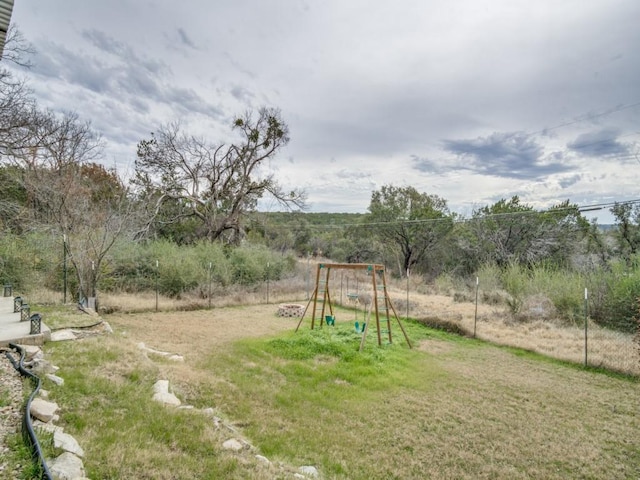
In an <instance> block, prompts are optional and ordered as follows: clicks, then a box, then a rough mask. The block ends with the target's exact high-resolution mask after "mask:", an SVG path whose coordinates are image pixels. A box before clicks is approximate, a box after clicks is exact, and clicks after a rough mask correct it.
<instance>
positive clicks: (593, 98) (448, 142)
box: [12, 0, 640, 223]
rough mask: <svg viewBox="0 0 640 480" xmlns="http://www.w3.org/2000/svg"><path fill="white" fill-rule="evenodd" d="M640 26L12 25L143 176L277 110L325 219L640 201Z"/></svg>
mask: <svg viewBox="0 0 640 480" xmlns="http://www.w3.org/2000/svg"><path fill="white" fill-rule="evenodd" d="M638 19H640V2H639V1H638V0H589V1H587V0H536V1H532V0H526V1H523V0H394V1H391V0H366V1H365V0H215V1H209V0H183V1H181V2H176V1H168V0H167V1H165V0H110V1H108V2H106V1H102V2H97V1H87V0H64V1H58V2H53V1H51V0H15V6H14V11H13V18H12V20H13V23H15V24H16V25H17V26H18V28H19V29H20V30H21V32H22V33H23V35H24V36H25V37H26V38H27V39H28V40H29V41H30V42H31V43H32V44H33V45H34V47H35V49H36V51H37V53H36V54H35V55H34V56H33V58H32V62H33V64H34V66H33V67H32V68H31V70H30V71H29V72H25V73H24V75H26V76H27V77H28V79H29V83H30V85H31V87H32V88H33V90H34V92H35V94H36V96H37V97H38V99H39V101H40V102H41V104H42V105H43V106H45V107H48V108H52V109H54V110H73V111H76V112H77V113H78V114H79V115H80V116H81V117H82V118H83V119H86V120H90V121H91V122H92V124H93V126H94V128H95V129H96V130H98V131H99V132H101V133H102V135H103V137H104V139H105V141H106V145H107V148H106V151H105V157H104V163H105V164H106V165H107V166H116V167H117V168H118V170H119V171H120V172H121V173H123V174H125V175H126V174H127V172H130V171H131V169H132V167H133V161H134V158H135V146H136V143H137V142H138V141H139V140H141V139H143V138H148V137H149V134H150V132H152V131H154V130H156V129H157V128H158V126H159V125H161V124H165V123H167V122H169V121H172V120H180V121H181V122H182V123H183V125H185V127H186V128H187V129H188V130H190V131H191V132H193V133H195V134H198V135H205V136H206V137H207V138H209V139H210V140H211V141H214V142H219V141H224V140H226V138H225V136H228V134H229V133H228V132H229V125H230V122H231V119H232V118H233V116H235V115H238V114H241V113H243V112H245V111H246V110H247V109H257V108H259V107H261V106H274V107H278V108H280V109H281V111H282V114H283V117H284V119H285V120H286V122H287V123H288V124H289V127H290V133H291V142H290V144H289V145H288V146H287V147H286V149H285V150H284V151H282V152H281V153H280V155H279V156H278V157H277V158H276V159H274V160H273V161H272V162H271V164H270V165H269V169H270V171H271V172H274V173H275V174H276V176H277V178H278V179H279V181H280V183H281V184H282V185H283V186H284V187H286V188H290V187H302V188H304V189H305V190H306V191H307V193H308V198H309V204H310V211H331V212H364V211H366V209H367V207H368V205H369V201H370V198H371V192H372V191H373V190H376V189H379V188H380V187H381V186H382V185H385V184H393V185H398V186H409V185H410V186H413V187H415V188H417V189H418V190H420V191H422V192H426V193H429V194H436V195H439V196H441V197H443V198H445V199H446V200H447V201H448V204H449V207H450V208H451V210H453V211H456V212H459V213H462V214H466V215H469V214H470V213H471V212H472V211H473V209H474V208H478V207H481V206H484V205H486V204H490V203H493V202H495V201H497V200H499V199H500V198H509V197H511V196H512V195H519V196H520V197H521V199H522V200H523V201H524V202H526V203H528V204H530V205H533V206H535V207H536V208H546V207H548V206H551V205H553V204H555V203H558V202H561V201H563V200H566V199H569V200H571V201H572V202H575V203H578V204H580V205H592V204H599V203H607V202H612V201H624V200H630V199H636V198H640V192H639V189H638V184H639V183H640V58H639V55H640V50H638V46H639V45H640V27H639V25H638ZM227 138H228V137H227ZM263 207H264V208H267V209H269V208H271V209H275V206H274V205H272V204H270V203H269V202H265V204H263ZM596 215H598V216H599V217H600V221H601V222H605V223H606V222H607V220H608V217H607V215H606V213H604V214H603V212H600V213H598V212H593V214H592V216H596Z"/></svg>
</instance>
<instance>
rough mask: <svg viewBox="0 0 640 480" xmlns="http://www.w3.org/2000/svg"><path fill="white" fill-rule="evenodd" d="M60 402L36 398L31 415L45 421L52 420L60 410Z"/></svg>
mask: <svg viewBox="0 0 640 480" xmlns="http://www.w3.org/2000/svg"><path fill="white" fill-rule="evenodd" d="M58 408H59V407H58V404H57V403H55V402H48V401H46V400H43V399H42V398H34V399H33V401H32V402H31V410H30V413H31V416H33V417H35V418H37V419H38V420H42V421H43V422H44V423H47V422H50V421H51V420H52V419H53V417H54V416H55V414H56V412H57V411H58Z"/></svg>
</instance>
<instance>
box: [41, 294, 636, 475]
mask: <svg viewBox="0 0 640 480" xmlns="http://www.w3.org/2000/svg"><path fill="white" fill-rule="evenodd" d="M336 317H337V318H338V321H337V322H336V326H335V327H326V326H325V327H324V328H323V329H315V330H313V331H312V330H310V329H309V328H308V327H309V324H308V323H306V324H304V326H303V327H302V328H301V329H300V330H299V331H298V332H297V333H294V332H293V330H294V327H295V324H296V323H297V319H283V318H278V317H275V316H274V314H273V312H272V309H270V308H265V306H254V307H235V308H224V309H216V310H213V311H210V312H204V311H203V312H185V313H169V312H161V313H158V314H156V313H153V312H151V313H146V314H137V315H113V316H110V317H109V321H110V323H111V325H112V326H113V327H114V329H115V333H114V334H113V335H111V336H107V337H97V338H90V339H85V340H83V341H78V342H74V343H58V344H49V345H48V348H47V354H48V355H50V356H51V358H52V360H53V361H54V362H55V363H56V364H57V365H59V366H60V367H61V371H60V373H61V375H62V376H63V377H64V378H65V385H64V387H61V388H57V387H55V388H54V387H53V386H52V388H51V390H52V395H53V397H54V398H55V400H56V401H58V402H59V403H60V404H61V405H65V406H72V407H67V408H64V413H63V415H62V418H61V422H62V423H63V424H64V425H65V428H66V429H67V430H68V431H70V432H71V433H72V434H74V436H76V437H77V438H78V439H79V440H80V442H81V444H82V445H83V446H84V448H85V451H86V452H87V458H86V461H85V465H86V466H87V468H88V473H89V476H90V477H91V478H145V477H147V478H155V479H169V478H171V479H180V478H185V479H187V478H189V479H190V478H258V479H260V478H288V477H287V475H291V473H292V472H294V471H295V470H296V468H297V467H298V466H300V465H314V466H316V467H317V468H318V469H319V470H320V472H321V475H322V478H327V479H328V478H332V479H340V478H344V479H347V478H349V479H359V478H363V479H364V478H376V479H377V478H379V479H388V478H403V479H407V478H478V477H484V478H531V477H536V478H552V479H553V478H558V479H560V478H567V477H573V478H575V477H580V478H635V477H637V476H638V474H640V444H638V442H637V440H634V439H636V438H637V435H636V434H635V432H637V430H638V427H640V424H639V423H638V422H639V419H640V415H638V407H637V398H638V394H639V393H640V387H639V384H638V382H637V380H634V379H632V378H630V377H619V376H615V375H605V374H603V373H598V372H593V371H588V370H583V369H580V368H576V367H572V366H570V365H565V364H562V363H558V362H552V361H549V360H547V359H545V358H543V357H539V356H536V355H534V354H530V353H526V352H524V351H521V350H512V349H505V348H499V347H495V346H491V345H489V344H486V343H483V342H481V341H476V340H471V339H465V338H461V337H458V336H455V335H449V334H445V333H442V332H438V331H435V330H431V329H428V328H426V327H423V326H421V325H419V324H417V323H415V322H411V321H410V322H407V323H406V327H407V329H408V331H409V335H410V337H411V338H412V340H413V341H414V343H415V344H416V346H417V348H414V349H408V348H407V346H406V345H405V344H403V341H402V340H401V337H398V338H396V341H395V342H394V344H393V345H387V346H383V347H378V346H376V345H375V341H374V340H373V336H372V337H371V341H370V342H368V343H367V346H366V347H365V349H364V351H363V352H362V353H358V352H357V346H358V344H359V336H358V335H357V334H356V333H355V331H354V329H353V322H352V321H351V320H350V319H351V318H352V317H351V313H350V312H345V311H342V310H339V311H338V313H337V315H336ZM269 331H271V332H272V333H270V334H269V333H268V332H269ZM277 331H281V333H276V332H277ZM265 334H266V336H265ZM241 337H244V339H242V338H241ZM252 337H253V338H252ZM139 341H144V342H147V343H148V344H149V345H152V346H153V347H155V348H159V349H162V350H165V351H177V352H179V353H182V354H184V355H185V363H184V364H175V363H172V362H169V361H167V360H163V359H162V358H160V357H158V358H155V357H154V356H145V355H144V354H142V353H141V351H140V350H138V349H137V347H136V345H137V343H138V342H139ZM159 378H168V379H170V381H171V385H172V389H173V391H174V392H175V393H176V394H177V395H178V396H179V397H180V398H181V399H182V400H183V402H186V403H188V404H190V405H193V406H194V407H196V408H197V409H203V408H207V407H209V408H213V409H214V411H215V415H216V416H218V417H219V418H221V419H222V421H223V423H226V424H227V425H229V426H230V427H231V428H232V429H233V431H232V430H231V429H229V428H225V427H218V428H216V423H215V422H214V421H213V419H212V418H211V417H209V416H207V415H205V414H203V413H201V412H199V411H189V410H176V409H173V408H165V407H162V406H159V405H157V404H155V403H154V402H152V401H151V396H152V389H151V387H152V385H153V383H154V382H155V381H156V380H157V379H159ZM238 435H242V436H244V438H245V439H246V440H247V441H248V442H249V443H250V444H251V445H253V446H254V447H255V450H254V451H251V452H248V451H245V452H243V453H240V454H233V453H229V452H228V451H225V450H223V449H222V448H221V443H222V442H223V441H224V440H226V439H228V438H230V437H233V436H236V437H237V436H238ZM255 453H260V454H262V455H264V456H266V457H268V458H269V459H270V460H271V461H272V462H274V463H273V465H271V466H270V467H268V466H265V465H264V464H262V463H261V462H259V461H257V460H256V459H255V457H254V454H255Z"/></svg>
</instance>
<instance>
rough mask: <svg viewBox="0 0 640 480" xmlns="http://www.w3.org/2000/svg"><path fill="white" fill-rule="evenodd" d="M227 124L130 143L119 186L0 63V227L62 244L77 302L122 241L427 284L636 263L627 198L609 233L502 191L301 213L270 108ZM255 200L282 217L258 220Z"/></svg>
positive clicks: (376, 197)
mask: <svg viewBox="0 0 640 480" xmlns="http://www.w3.org/2000/svg"><path fill="white" fill-rule="evenodd" d="M7 48H8V51H9V52H16V55H9V56H8V57H7V58H9V59H13V60H14V61H17V62H20V58H21V57H20V55H19V53H22V52H24V51H28V47H26V46H24V44H23V40H22V39H21V38H20V36H19V35H13V36H10V41H9V42H8V45H7ZM229 128H230V131H231V132H232V134H233V138H234V141H232V142H216V141H214V140H212V139H209V138H206V137H202V136H195V135H192V134H190V133H189V132H188V129H186V128H185V127H184V126H182V125H181V124H179V123H177V122H171V123H168V124H165V125H160V126H158V128H157V129H156V131H155V132H154V133H152V134H151V135H150V137H149V138H145V139H141V140H140V141H139V143H138V144H137V149H136V152H135V155H136V161H135V169H134V175H133V178H132V179H130V180H129V181H125V180H124V179H123V178H121V176H120V175H119V173H118V172H117V171H116V170H115V169H108V168H105V167H104V165H103V164H102V163H101V161H102V158H103V154H104V142H103V140H102V138H101V136H100V134H99V133H98V132H96V131H95V130H94V129H93V128H92V126H91V124H90V122H88V121H84V120H82V119H80V118H79V116H78V115H77V114H75V113H74V112H63V113H56V112H52V111H49V110H46V109H43V108H41V107H40V106H39V105H38V104H37V102H36V100H35V98H34V97H33V95H32V93H31V92H30V91H29V89H28V86H27V84H26V82H25V81H24V80H23V79H19V78H17V77H16V76H15V75H14V74H12V73H11V71H9V70H8V69H6V68H0V231H1V232H2V233H3V234H5V235H25V234H29V233H37V234H42V233H45V234H48V235H52V236H54V237H56V238H59V239H61V240H62V241H63V243H64V252H65V256H66V257H68V259H69V262H70V263H71V264H72V266H73V272H75V273H74V274H75V276H76V283H77V289H78V294H79V295H80V296H81V297H82V296H95V294H96V288H97V285H98V283H99V281H100V280H101V275H104V271H105V269H104V268H103V264H104V263H105V262H106V261H108V260H109V255H110V252H111V250H112V248H113V246H114V245H115V244H116V243H118V242H123V241H126V242H138V243H143V242H150V241H169V242H172V243H175V244H177V245H182V246H193V245H198V244H200V243H202V242H208V243H211V244H213V243H215V244H221V245H225V246H226V250H225V251H226V252H231V251H232V250H233V248H234V247H235V246H238V245H241V244H246V243H251V244H259V245H262V246H266V247H268V248H270V249H272V250H274V251H278V252H280V253H281V254H285V253H290V252H293V253H295V254H296V255H298V256H302V257H308V256H322V257H327V258H331V259H332V260H335V261H341V262H376V263H384V264H386V265H387V266H388V267H389V269H390V270H391V271H392V272H393V273H394V274H395V275H397V276H408V275H421V276H424V277H425V278H426V279H427V280H429V279H433V278H436V277H437V276H438V275H441V274H442V273H448V274H453V275H459V276H465V275H467V276H468V275H471V274H473V273H474V272H477V271H478V270H479V269H480V268H482V267H483V266H486V265H491V266H495V267H497V268H498V269H502V270H505V269H507V268H509V267H511V266H514V265H516V266H519V267H522V268H525V269H526V268H529V269H531V268H534V267H536V266H539V265H544V266H545V267H546V268H556V269H567V270H575V271H594V270H597V269H610V268H612V264H613V263H614V262H622V263H623V264H624V265H627V266H629V267H630V268H631V267H634V266H635V263H634V262H637V259H638V257H637V254H638V248H639V246H640V207H639V205H638V204H637V203H616V204H615V205H613V206H612V208H611V213H612V214H613V215H614V217H615V220H616V228H614V229H613V230H611V231H609V232H604V231H602V230H601V229H600V228H599V227H598V225H597V223H596V222H595V221H589V220H588V219H587V218H585V216H584V215H583V212H581V210H580V208H579V206H578V205H576V204H573V203H571V202H570V201H569V200H566V201H564V202H562V203H560V204H558V205H555V206H553V207H551V208H548V209H545V210H536V209H534V208H533V207H532V206H530V205H527V204H526V203H524V202H522V201H521V200H520V198H519V197H517V196H514V197H512V198H508V199H501V200H499V201H497V202H495V203H494V204H492V205H486V206H483V207H480V208H478V209H476V210H475V211H474V212H473V213H472V214H471V215H470V216H469V217H468V218H465V217H462V216H460V215H458V214H456V213H455V212H451V211H450V209H449V207H448V204H447V200H446V199H444V198H441V197H439V196H438V195H435V194H430V193H426V192H420V191H418V190H417V189H415V188H414V187H411V186H403V187H400V186H395V185H393V184H388V185H384V186H382V187H381V188H380V189H378V190H375V191H373V192H372V194H371V198H370V203H369V206H368V209H367V213H364V214H346V213H345V214H328V213H325V214H314V213H306V212H305V207H306V195H305V192H304V191H301V190H292V191H286V190H285V189H283V188H282V187H281V185H280V184H279V183H278V181H277V179H276V178H275V177H274V176H273V175H272V174H267V173H265V171H266V169H265V166H266V164H267V162H270V161H276V160H277V159H278V154H279V153H280V152H281V150H282V149H283V148H284V147H285V146H286V145H287V144H288V142H289V130H288V126H287V124H286V122H285V120H284V119H283V118H282V115H281V113H280V111H279V110H277V109H274V108H266V107H265V108H260V109H258V110H256V111H248V112H244V113H243V114H241V115H238V116H236V117H235V118H234V120H233V121H232V122H231V124H230V125H229ZM132 153H133V152H132ZM265 195H269V196H271V197H272V198H274V199H276V200H277V201H278V202H279V204H280V205H281V206H282V210H283V211H282V212H271V213H269V212H259V211H258V210H257V207H258V201H259V200H260V199H261V198H263V197H264V196H265ZM228 254H229V253H228ZM244 278H246V276H245V277H244ZM636 293H638V294H640V292H636Z"/></svg>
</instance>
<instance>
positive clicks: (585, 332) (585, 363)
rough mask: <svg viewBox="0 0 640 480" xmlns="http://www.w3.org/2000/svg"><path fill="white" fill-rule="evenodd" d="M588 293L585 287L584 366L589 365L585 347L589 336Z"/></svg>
mask: <svg viewBox="0 0 640 480" xmlns="http://www.w3.org/2000/svg"><path fill="white" fill-rule="evenodd" d="M588 299H589V293H588V290H587V289H586V288H585V289H584V366H585V367H587V366H589V362H588V351H589V350H588V348H587V341H588V338H589V333H588V326H587V325H588V321H587V318H588V308H589V302H588Z"/></svg>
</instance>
